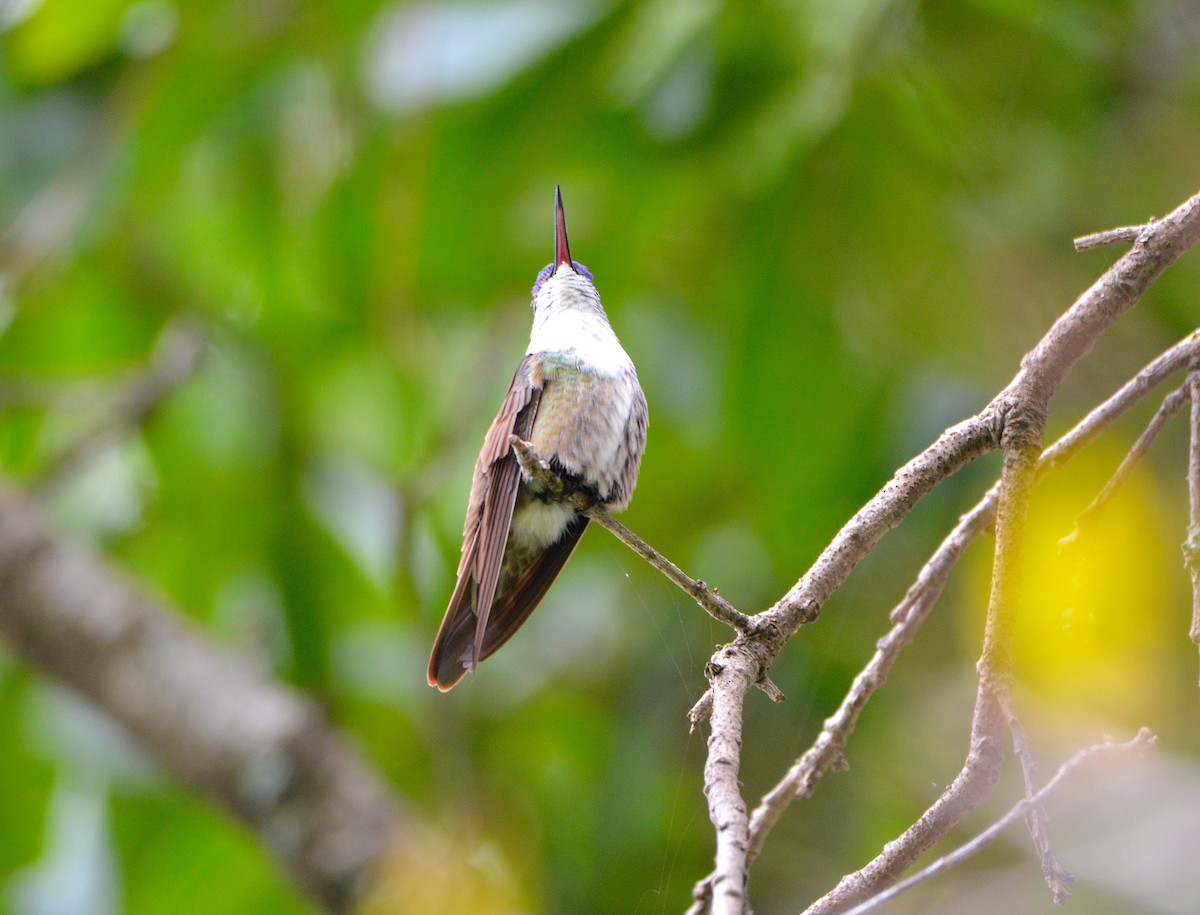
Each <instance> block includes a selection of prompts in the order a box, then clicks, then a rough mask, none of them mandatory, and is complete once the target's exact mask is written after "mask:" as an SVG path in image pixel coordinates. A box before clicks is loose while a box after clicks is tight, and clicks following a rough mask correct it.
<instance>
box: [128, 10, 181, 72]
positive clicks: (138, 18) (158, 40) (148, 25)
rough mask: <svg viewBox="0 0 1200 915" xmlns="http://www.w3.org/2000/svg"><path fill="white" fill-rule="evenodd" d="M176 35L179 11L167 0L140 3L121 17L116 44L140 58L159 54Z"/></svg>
mask: <svg viewBox="0 0 1200 915" xmlns="http://www.w3.org/2000/svg"><path fill="white" fill-rule="evenodd" d="M178 34H179V10H177V9H176V8H175V5H174V4H172V3H167V2H166V0H142V2H141V3H135V4H134V5H133V6H131V7H129V9H127V10H126V11H125V15H124V16H122V17H121V26H120V30H119V31H118V33H117V44H118V45H119V46H120V48H121V50H122V51H124V52H125V53H126V54H128V55H129V56H130V57H135V58H139V59H143V58H147V57H154V56H155V55H157V54H161V53H162V52H163V51H165V50H166V49H167V48H169V47H170V46H171V45H172V44H173V43H174V42H175V36H176V35H178Z"/></svg>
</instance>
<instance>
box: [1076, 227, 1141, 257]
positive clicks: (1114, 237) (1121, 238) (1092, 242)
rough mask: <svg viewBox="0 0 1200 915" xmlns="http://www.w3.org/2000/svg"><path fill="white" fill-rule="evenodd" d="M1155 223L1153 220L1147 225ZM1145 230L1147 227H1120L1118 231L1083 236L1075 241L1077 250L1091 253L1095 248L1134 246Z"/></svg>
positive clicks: (1107, 230)
mask: <svg viewBox="0 0 1200 915" xmlns="http://www.w3.org/2000/svg"><path fill="white" fill-rule="evenodd" d="M1153 223H1154V220H1153V219H1152V220H1150V222H1149V223H1147V225H1152V224H1153ZM1145 230H1146V226H1145V225H1141V226H1120V227H1118V228H1116V229H1105V230H1104V231H1103V232H1093V233H1092V234H1091V235H1081V236H1079V237H1078V238H1077V239H1075V250H1076V251H1091V250H1092V249H1093V248H1104V247H1107V246H1108V245H1129V244H1133V243H1134V242H1135V241H1137V240H1138V236H1139V235H1141V234H1142V232H1144V231H1145Z"/></svg>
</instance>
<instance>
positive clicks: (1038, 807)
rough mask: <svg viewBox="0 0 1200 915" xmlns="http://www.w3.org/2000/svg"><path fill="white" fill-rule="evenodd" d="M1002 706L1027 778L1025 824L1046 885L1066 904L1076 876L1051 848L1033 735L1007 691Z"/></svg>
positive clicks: (1024, 775)
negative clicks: (1059, 861) (1034, 754)
mask: <svg viewBox="0 0 1200 915" xmlns="http://www.w3.org/2000/svg"><path fill="white" fill-rule="evenodd" d="M1000 708H1001V710H1002V711H1003V712H1004V719H1005V721H1007V722H1008V732H1009V734H1011V735H1012V740H1013V755H1015V756H1016V757H1017V759H1018V761H1019V762H1020V763H1021V776H1022V777H1023V778H1024V780H1025V800H1026V804H1027V806H1026V808H1025V825H1026V826H1027V827H1028V829H1029V837H1030V838H1031V839H1032V840H1033V847H1034V850H1035V851H1036V852H1037V856H1038V861H1040V862H1041V865H1042V876H1043V877H1044V878H1045V880H1046V886H1048V887H1049V888H1050V892H1051V893H1053V894H1054V904H1055V905H1066V903H1067V900H1069V899H1070V898H1071V885H1072V884H1073V883H1074V882H1075V876H1074V875H1073V874H1072V873H1071V872H1070V871H1068V870H1067V869H1066V868H1064V867H1063V866H1062V865H1061V864H1059V863H1058V860H1057V859H1056V858H1055V857H1054V852H1053V851H1052V850H1051V848H1050V834H1049V819H1048V817H1047V816H1046V808H1045V807H1043V806H1042V804H1041V802H1040V801H1039V800H1038V799H1037V798H1038V794H1039V789H1038V781H1037V760H1036V759H1035V758H1034V756H1033V747H1032V746H1031V745H1030V742H1029V735H1028V734H1027V733H1026V731H1025V727H1024V725H1022V724H1021V719H1020V718H1019V717H1018V716H1017V710H1016V707H1015V706H1014V705H1013V701H1012V694H1011V693H1007V692H1006V693H1005V694H1004V695H1002V696H1001V697H1000Z"/></svg>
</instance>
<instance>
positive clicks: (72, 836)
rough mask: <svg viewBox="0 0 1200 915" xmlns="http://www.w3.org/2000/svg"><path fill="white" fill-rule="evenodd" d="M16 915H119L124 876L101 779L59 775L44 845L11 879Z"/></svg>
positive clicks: (9, 886)
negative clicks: (80, 779)
mask: <svg viewBox="0 0 1200 915" xmlns="http://www.w3.org/2000/svg"><path fill="white" fill-rule="evenodd" d="M5 890H6V895H7V896H8V899H9V901H10V903H11V905H12V910H13V912H14V913H15V915H116V913H117V912H119V911H120V910H121V904H120V896H121V893H120V879H119V874H118V872H117V867H116V856H115V854H114V852H113V842H112V837H111V835H110V826H109V822H108V792H107V790H106V789H105V788H104V784H103V782H100V783H98V784H97V783H91V782H81V783H76V782H73V781H71V780H69V779H64V780H61V781H60V782H59V783H58V784H57V785H56V786H55V788H54V792H53V794H52V795H51V797H50V811H49V815H48V817H47V823H46V848H45V851H44V853H43V854H42V857H41V858H40V859H39V860H38V861H37V862H36V863H34V864H31V865H30V866H29V867H26V868H24V869H22V870H20V871H17V872H16V873H15V874H13V876H12V877H11V878H10V879H9V880H8V881H7V885H6V886H5Z"/></svg>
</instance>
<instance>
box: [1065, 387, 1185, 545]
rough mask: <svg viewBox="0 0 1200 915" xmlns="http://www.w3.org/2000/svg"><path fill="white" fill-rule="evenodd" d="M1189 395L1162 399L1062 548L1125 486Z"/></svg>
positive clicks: (1179, 393)
mask: <svg viewBox="0 0 1200 915" xmlns="http://www.w3.org/2000/svg"><path fill="white" fill-rule="evenodd" d="M1189 396H1190V394H1189V392H1188V388H1187V386H1186V385H1185V386H1184V387H1182V388H1178V389H1176V390H1174V391H1172V392H1171V393H1170V394H1168V395H1167V396H1166V397H1164V398H1163V402H1162V404H1161V405H1160V406H1159V408H1158V410H1157V412H1155V414H1154V416H1153V418H1152V419H1151V420H1150V422H1149V424H1148V425H1147V426H1146V428H1145V429H1144V430H1143V431H1142V434H1141V435H1139V436H1138V439H1137V441H1136V442H1134V443H1133V447H1132V448H1130V449H1129V453H1128V454H1126V455H1125V457H1124V459H1122V461H1121V463H1120V466H1118V467H1117V469H1116V471H1115V472H1114V473H1113V475H1112V477H1111V478H1109V480H1108V482H1107V483H1105V484H1104V488H1103V489H1102V490H1100V492H1099V493H1097V495H1096V498H1094V499H1093V500H1092V501H1091V504H1090V505H1088V507H1087V508H1085V509H1084V510H1083V511H1082V512H1080V513H1079V517H1078V518H1076V519H1075V528H1074V530H1072V531H1071V533H1069V534H1068V535H1067V536H1066V537H1064V538H1063V539H1062V543H1063V544H1064V545H1066V544H1071V543H1075V542H1076V541H1077V540H1078V539H1079V537H1080V536H1081V535H1082V534H1083V529H1084V527H1085V526H1086V525H1088V524H1090V523H1091V521H1092V519H1094V518H1095V517H1096V515H1097V514H1098V513H1099V512H1100V510H1101V509H1102V508H1103V507H1104V506H1105V505H1106V504H1107V503H1108V500H1109V499H1111V498H1112V497H1113V496H1114V495H1116V493H1117V490H1119V489H1120V488H1121V486H1123V485H1124V484H1125V482H1126V481H1127V480H1128V479H1129V477H1130V476H1131V475H1132V474H1133V471H1134V470H1135V469H1136V468H1137V465H1138V464H1140V463H1141V461H1142V458H1144V457H1145V456H1146V452H1147V451H1149V450H1150V446H1151V445H1152V444H1154V440H1155V439H1156V438H1158V436H1159V434H1160V433H1161V432H1162V430H1163V429H1165V428H1166V427H1167V423H1169V422H1170V421H1171V420H1172V419H1174V417H1175V414H1177V413H1178V412H1179V411H1180V410H1181V409H1182V408H1183V405H1184V404H1185V403H1187V401H1188V398H1189Z"/></svg>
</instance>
